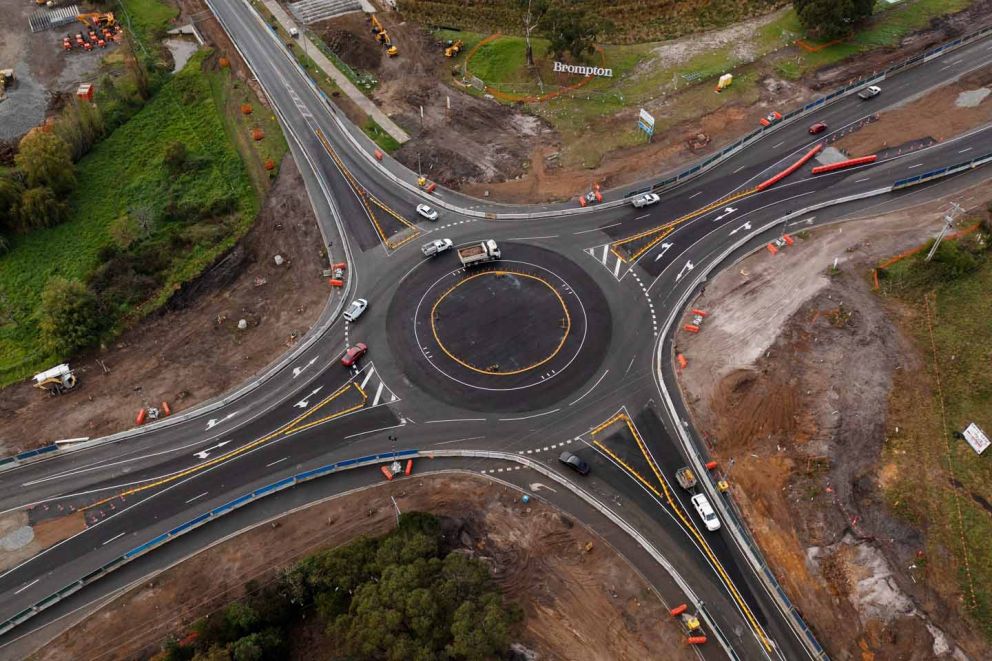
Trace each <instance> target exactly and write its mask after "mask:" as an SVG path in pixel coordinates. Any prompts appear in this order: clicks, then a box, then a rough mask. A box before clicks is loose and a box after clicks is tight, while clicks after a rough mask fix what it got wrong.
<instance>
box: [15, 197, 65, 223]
mask: <svg viewBox="0 0 992 661" xmlns="http://www.w3.org/2000/svg"><path fill="white" fill-rule="evenodd" d="M17 215H18V217H19V218H20V223H19V229H20V230H21V231H22V232H26V231H29V230H33V229H37V228H40V227H54V226H55V225H58V224H60V223H63V222H65V221H66V220H67V219H68V217H69V205H68V204H66V203H65V202H63V201H62V200H59V199H58V198H56V197H55V193H53V192H52V190H51V189H50V188H45V187H38V188H29V189H28V190H26V191H24V194H23V195H22V196H21V204H20V207H19V208H18V210H17Z"/></svg>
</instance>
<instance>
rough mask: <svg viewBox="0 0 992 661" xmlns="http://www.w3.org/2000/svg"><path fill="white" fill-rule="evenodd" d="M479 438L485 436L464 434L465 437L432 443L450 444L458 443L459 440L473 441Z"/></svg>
mask: <svg viewBox="0 0 992 661" xmlns="http://www.w3.org/2000/svg"><path fill="white" fill-rule="evenodd" d="M480 438H485V436H466V437H465V438H455V439H452V440H450V441H441V442H440V443H435V444H434V445H450V444H452V443H459V442H461V441H475V440H478V439H480Z"/></svg>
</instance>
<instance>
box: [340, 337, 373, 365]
mask: <svg viewBox="0 0 992 661" xmlns="http://www.w3.org/2000/svg"><path fill="white" fill-rule="evenodd" d="M368 350H369V348H368V346H366V345H365V344H364V343H363V342H359V343H358V344H356V345H355V346H353V347H348V350H347V351H345V352H344V355H343V356H341V364H342V365H344V366H345V367H353V366H354V365H355V363H357V362H358V359H359V358H361V357H362V356H364V355H365V352H367V351H368Z"/></svg>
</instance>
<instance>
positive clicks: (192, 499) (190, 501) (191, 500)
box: [186, 464, 272, 505]
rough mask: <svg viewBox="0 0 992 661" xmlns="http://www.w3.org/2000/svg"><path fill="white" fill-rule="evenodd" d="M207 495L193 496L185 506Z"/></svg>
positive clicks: (205, 492)
mask: <svg viewBox="0 0 992 661" xmlns="http://www.w3.org/2000/svg"><path fill="white" fill-rule="evenodd" d="M271 465H272V464H269V466H271ZM208 493H210V492H209V491H204V492H203V493H201V494H200V495H199V496H193V497H192V498H190V499H189V500H187V501H186V504H187V505H189V504H190V503H192V502H193V501H194V500H197V499H198V498H203V497H204V496H206V495H207V494H208Z"/></svg>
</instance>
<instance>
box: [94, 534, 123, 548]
mask: <svg viewBox="0 0 992 661" xmlns="http://www.w3.org/2000/svg"><path fill="white" fill-rule="evenodd" d="M126 534H127V533H123V532H122V533H121V534H119V535H114V536H113V537H111V538H110V539H108V540H107V541H105V542H104V543H103V544H101V545H100V546H106V545H107V544H109V543H110V542H112V541H114V540H115V539H120V538H121V537H123V536H124V535H126Z"/></svg>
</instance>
